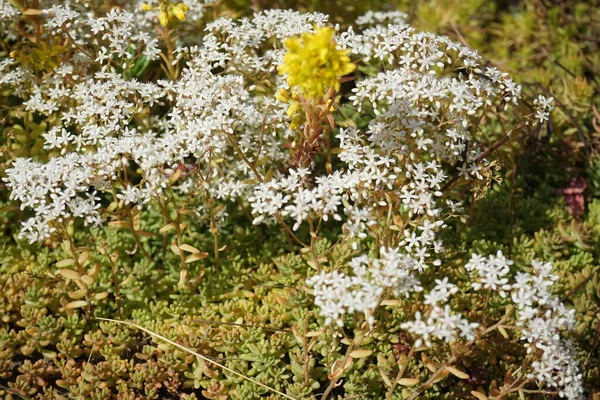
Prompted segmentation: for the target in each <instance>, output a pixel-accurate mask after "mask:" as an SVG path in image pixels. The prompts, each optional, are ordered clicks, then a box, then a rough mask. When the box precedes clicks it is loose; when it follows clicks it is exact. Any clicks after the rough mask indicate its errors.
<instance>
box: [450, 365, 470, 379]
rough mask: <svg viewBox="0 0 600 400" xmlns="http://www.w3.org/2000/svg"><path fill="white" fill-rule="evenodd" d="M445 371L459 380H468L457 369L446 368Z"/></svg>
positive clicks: (466, 375)
mask: <svg viewBox="0 0 600 400" xmlns="http://www.w3.org/2000/svg"><path fill="white" fill-rule="evenodd" d="M446 370H447V371H448V372H450V373H451V374H452V375H454V376H455V377H457V378H459V379H469V375H468V374H466V373H464V372H462V371H461V370H460V369H458V368H454V367H446Z"/></svg>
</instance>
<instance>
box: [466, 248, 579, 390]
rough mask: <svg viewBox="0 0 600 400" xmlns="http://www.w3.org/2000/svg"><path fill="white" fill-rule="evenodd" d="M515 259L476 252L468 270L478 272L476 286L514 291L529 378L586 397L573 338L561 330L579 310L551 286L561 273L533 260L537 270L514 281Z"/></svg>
mask: <svg viewBox="0 0 600 400" xmlns="http://www.w3.org/2000/svg"><path fill="white" fill-rule="evenodd" d="M511 265H512V261H509V260H507V259H506V258H505V257H504V255H503V254H502V252H500V251H499V252H498V254H497V255H496V256H493V255H492V256H489V257H487V258H486V257H481V256H479V255H477V254H475V255H473V256H472V258H471V260H470V261H469V263H468V264H467V265H466V267H467V270H469V271H472V272H473V273H475V274H476V275H477V276H478V280H477V281H476V282H475V283H473V284H472V285H473V287H474V288H475V289H476V290H478V289H487V290H491V291H497V292H498V293H499V294H500V295H501V296H502V297H505V296H506V294H507V293H508V294H510V300H512V302H513V304H514V305H515V306H516V310H517V311H516V317H517V319H516V325H517V326H519V327H521V340H523V341H525V347H526V348H527V352H528V354H531V356H532V357H533V358H534V361H533V362H532V363H531V372H530V373H529V374H528V378H529V379H535V380H536V381H537V382H540V383H543V384H545V385H547V386H549V387H551V388H558V389H559V394H560V396H561V397H566V398H568V399H581V398H583V395H584V389H583V379H582V375H581V373H580V371H579V367H578V365H577V361H576V359H575V351H574V350H573V346H572V344H571V343H570V342H569V341H565V340H563V339H562V338H561V332H564V331H567V330H570V329H572V328H573V326H574V324H575V311H574V310H571V309H567V308H566V307H565V305H564V304H563V303H562V302H561V301H560V300H559V299H558V298H556V297H555V296H553V295H552V293H551V292H550V288H551V287H552V284H553V283H554V282H555V281H556V280H557V279H558V277H557V276H555V275H553V274H552V265H551V264H550V263H541V262H538V261H535V260H534V261H532V262H531V266H532V273H526V272H518V273H517V274H516V275H515V277H514V281H512V280H511V281H509V279H508V276H509V273H510V266H511Z"/></svg>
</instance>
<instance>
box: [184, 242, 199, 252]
mask: <svg viewBox="0 0 600 400" xmlns="http://www.w3.org/2000/svg"><path fill="white" fill-rule="evenodd" d="M179 248H180V249H181V250H183V251H187V252H188V253H200V249H197V248H195V247H194V246H190V245H189V244H185V243H184V244H182V245H181V246H179Z"/></svg>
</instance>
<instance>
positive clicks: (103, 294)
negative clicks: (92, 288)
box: [93, 292, 108, 301]
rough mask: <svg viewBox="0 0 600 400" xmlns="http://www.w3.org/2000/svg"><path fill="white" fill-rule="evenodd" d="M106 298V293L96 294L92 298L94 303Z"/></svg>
mask: <svg viewBox="0 0 600 400" xmlns="http://www.w3.org/2000/svg"><path fill="white" fill-rule="evenodd" d="M107 297H108V292H100V293H96V294H94V296H93V298H94V300H96V301H100V300H104V299H105V298H107Z"/></svg>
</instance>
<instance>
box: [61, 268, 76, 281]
mask: <svg viewBox="0 0 600 400" xmlns="http://www.w3.org/2000/svg"><path fill="white" fill-rule="evenodd" d="M58 273H59V274H61V275H62V276H63V277H65V278H67V279H71V280H76V279H81V275H79V272H77V271H73V270H72V269H61V270H60V271H58Z"/></svg>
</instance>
